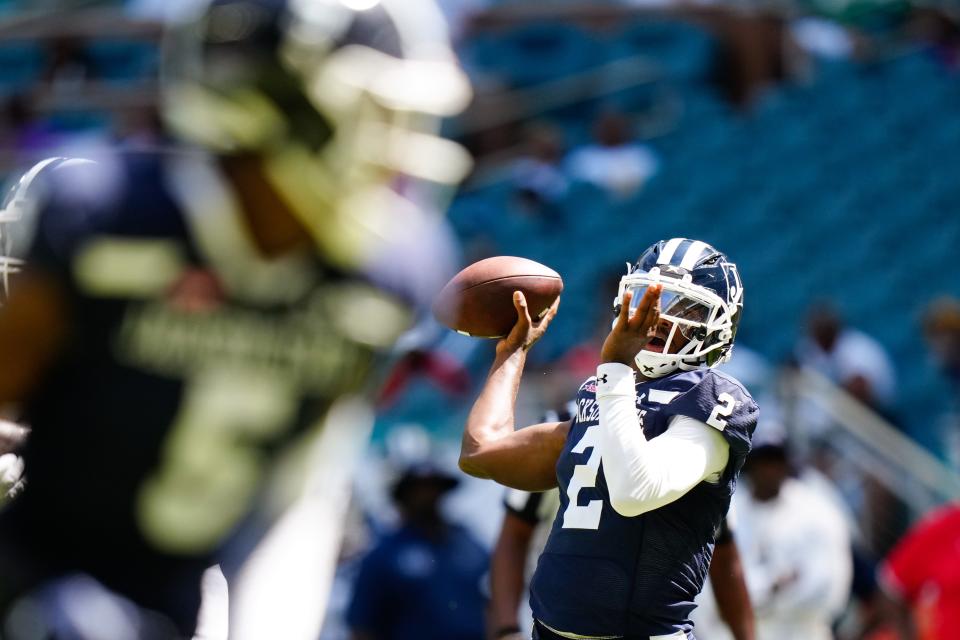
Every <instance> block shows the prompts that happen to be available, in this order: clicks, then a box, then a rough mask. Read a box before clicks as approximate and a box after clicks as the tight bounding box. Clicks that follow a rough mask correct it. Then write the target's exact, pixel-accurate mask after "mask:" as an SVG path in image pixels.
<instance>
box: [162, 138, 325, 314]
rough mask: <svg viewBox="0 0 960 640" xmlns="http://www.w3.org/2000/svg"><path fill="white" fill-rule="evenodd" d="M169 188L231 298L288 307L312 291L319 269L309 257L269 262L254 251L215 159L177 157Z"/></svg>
mask: <svg viewBox="0 0 960 640" xmlns="http://www.w3.org/2000/svg"><path fill="white" fill-rule="evenodd" d="M166 174H167V182H168V184H169V186H170V190H171V192H172V193H173V195H174V198H175V199H176V200H177V202H178V203H179V204H180V207H181V209H182V210H183V212H184V219H185V220H186V222H187V225H188V226H189V227H190V230H191V232H192V233H191V235H192V237H193V240H194V242H195V243H196V245H197V248H198V250H199V251H200V253H201V254H202V255H203V257H204V258H206V260H207V261H208V262H209V263H210V265H211V266H212V267H213V269H214V271H216V273H217V275H218V276H219V277H220V278H221V279H222V281H223V284H224V286H225V287H226V289H227V290H228V291H229V292H230V294H231V295H232V296H235V297H237V298H238V299H240V300H245V301H248V302H260V303H289V302H292V301H294V300H297V299H299V298H300V297H302V296H303V295H304V294H306V293H307V291H309V289H310V288H311V287H312V286H313V285H314V283H315V280H316V276H317V273H316V264H315V262H314V261H312V260H311V259H310V257H309V256H307V255H305V254H296V255H288V256H283V257H280V258H274V259H269V260H268V259H266V258H264V257H262V256H261V255H260V253H259V252H258V251H257V249H256V247H255V246H254V243H253V239H252V238H251V237H250V232H249V230H248V229H247V227H246V224H245V223H244V221H243V218H242V213H241V210H240V203H239V202H238V201H237V199H236V197H235V195H234V194H233V193H232V191H231V190H230V187H229V185H228V182H227V180H226V178H225V177H224V176H223V174H222V172H221V171H220V169H219V168H218V167H217V165H216V163H215V162H214V161H213V158H211V157H210V156H207V155H205V154H202V153H200V152H183V153H177V154H175V155H173V156H172V157H171V158H170V161H169V162H168V163H167V165H166Z"/></svg>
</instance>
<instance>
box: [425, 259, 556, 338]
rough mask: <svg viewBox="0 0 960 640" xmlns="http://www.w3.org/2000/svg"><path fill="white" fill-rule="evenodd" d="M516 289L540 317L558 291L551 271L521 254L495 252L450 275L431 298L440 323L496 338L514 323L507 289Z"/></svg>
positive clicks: (508, 331)
mask: <svg viewBox="0 0 960 640" xmlns="http://www.w3.org/2000/svg"><path fill="white" fill-rule="evenodd" d="M514 291H522V292H523V295H524V296H525V297H526V299H527V308H528V309H529V310H530V317H531V318H533V319H534V320H536V319H538V318H540V317H543V314H544V313H546V312H547V309H549V308H550V305H552V304H553V301H554V300H556V299H557V296H559V295H560V292H561V291H563V280H562V279H561V278H560V274H558V273H557V272H556V271H554V270H553V269H551V268H550V267H547V266H545V265H542V264H540V263H539V262H534V261H533V260H527V259H526V258H517V257H514V256H495V257H493V258H487V259H486V260H480V261H479V262H475V263H473V264H471V265H470V266H468V267H467V268H466V269H464V270H463V271H461V272H460V273H458V274H457V275H455V276H454V277H453V278H452V279H451V280H450V282H448V283H447V284H446V286H445V287H444V288H443V290H441V291H440V293H439V295H437V297H436V299H435V300H434V303H433V315H434V317H436V319H437V320H438V321H439V322H440V323H441V324H443V325H445V326H447V327H450V328H451V329H453V330H454V331H457V332H459V333H462V334H464V335H468V336H473V337H477V338H501V337H503V336H505V335H507V334H508V333H510V329H511V328H513V325H514V324H516V322H517V310H516V309H515V308H514V306H513V292H514Z"/></svg>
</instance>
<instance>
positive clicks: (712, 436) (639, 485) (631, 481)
mask: <svg viewBox="0 0 960 640" xmlns="http://www.w3.org/2000/svg"><path fill="white" fill-rule="evenodd" d="M597 380H598V383H597V401H598V404H599V405H600V434H601V435H600V438H601V439H600V446H601V449H600V450H601V455H602V464H603V473H604V477H605V478H606V481H607V489H608V490H609V493H610V505H611V506H612V507H613V509H614V510H615V511H616V512H617V513H619V514H620V515H622V516H627V517H633V516H638V515H640V514H643V513H646V512H647V511H652V510H653V509H657V508H659V507H662V506H663V505H665V504H669V503H671V502H673V501H674V500H676V499H678V498H680V497H681V496H682V495H684V494H685V493H687V492H688V491H689V490H690V489H692V488H693V487H695V486H696V485H697V484H699V483H700V482H702V481H704V480H707V479H709V478H711V476H715V475H717V474H719V473H721V472H722V471H723V469H724V468H725V467H726V465H727V460H728V458H729V445H728V444H727V442H726V440H724V438H723V436H722V435H721V434H720V432H719V431H717V430H716V429H712V428H710V427H709V426H707V425H706V424H704V423H702V422H700V421H699V420H695V419H693V418H690V417H687V416H676V417H674V418H673V420H672V421H671V423H670V426H669V428H668V429H667V430H666V431H665V432H664V433H662V434H661V435H659V436H657V437H655V438H653V439H651V440H649V441H648V440H647V439H646V437H645V436H644V435H643V428H642V427H641V425H640V418H639V416H638V415H637V408H636V390H635V388H634V377H633V369H631V368H630V367H628V366H626V365H623V364H619V363H604V364H601V365H600V367H599V368H598V369H597Z"/></svg>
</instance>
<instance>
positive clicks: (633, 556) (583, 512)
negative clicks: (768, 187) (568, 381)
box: [460, 238, 758, 640]
mask: <svg viewBox="0 0 960 640" xmlns="http://www.w3.org/2000/svg"><path fill="white" fill-rule="evenodd" d="M514 304H515V306H516V308H517V311H518V314H519V319H518V321H517V323H516V325H515V326H514V328H513V330H512V331H511V333H510V334H509V335H508V336H507V337H505V338H503V339H502V340H500V342H499V343H498V344H497V351H496V358H495V360H494V363H493V367H492V368H491V370H490V374H489V375H488V377H487V381H486V383H485V385H484V387H483V389H482V391H481V392H480V395H479V397H478V398H477V400H476V402H475V403H474V406H473V409H472V410H471V412H470V415H469V417H468V419H467V425H466V429H465V432H464V436H463V444H462V449H461V457H460V466H461V468H462V469H463V470H464V471H466V472H467V473H469V474H471V475H475V476H478V477H484V478H492V479H493V480H496V481H497V482H499V483H501V484H504V485H506V486H510V487H515V488H519V489H526V490H534V491H536V490H545V489H548V488H551V487H554V486H559V488H560V498H561V504H560V509H559V511H558V513H557V517H556V519H555V520H554V523H553V528H552V530H551V532H550V537H549V540H548V542H547V545H546V548H545V549H544V552H543V555H542V556H541V557H540V560H539V563H538V565H537V570H536V573H535V574H534V577H533V581H532V584H531V608H532V610H533V615H534V618H535V625H534V638H537V639H539V640H546V639H551V638H624V639H629V640H638V639H641V638H642V639H643V640H648V639H649V640H667V639H674V638H677V639H681V638H682V639H686V640H692V639H693V638H694V635H693V625H692V623H691V622H690V612H691V611H692V610H693V608H694V604H693V600H694V597H695V596H696V594H697V593H698V592H699V591H700V589H701V587H702V586H703V581H704V578H705V576H706V575H707V571H708V569H709V566H710V558H711V555H712V553H713V544H714V538H715V535H716V531H717V530H718V528H719V527H720V524H721V522H722V520H723V518H724V515H725V514H726V512H727V508H728V506H729V504H730V497H731V495H732V494H733V491H734V489H735V487H736V481H737V476H738V474H739V471H740V467H741V466H742V464H743V461H744V459H745V458H746V456H747V453H748V452H749V450H750V441H751V437H752V435H753V430H754V427H755V426H756V422H757V415H758V410H757V405H756V403H755V402H754V401H753V399H752V398H751V397H750V394H749V393H748V392H747V391H746V389H744V387H743V386H742V385H741V384H740V383H739V382H737V381H736V380H734V379H733V378H731V377H729V376H726V375H724V374H723V373H720V372H718V371H716V370H715V369H713V367H714V366H715V365H718V364H720V363H722V362H725V361H726V360H727V359H729V357H730V352H731V348H732V346H733V341H734V337H735V335H736V331H737V325H738V323H739V320H740V316H741V312H742V309H743V287H742V285H741V283H740V277H739V274H738V273H737V268H736V266H735V265H734V264H733V263H732V262H730V261H729V260H728V259H727V257H726V256H725V255H724V254H723V253H721V252H719V251H717V250H716V249H714V248H713V247H711V246H710V245H708V244H706V243H704V242H700V241H694V240H689V239H685V238H673V239H671V240H665V241H661V242H658V243H656V244H655V245H653V246H652V247H650V248H649V249H647V250H646V251H645V252H644V253H643V255H641V256H640V258H639V260H638V261H637V262H636V264H635V265H631V266H630V267H629V269H628V273H627V275H625V276H624V277H623V278H622V279H621V281H620V287H619V291H618V294H617V297H616V301H615V307H614V311H615V313H616V320H615V322H614V325H613V329H612V330H611V332H610V334H609V335H608V336H607V338H606V341H605V342H604V345H603V348H602V352H601V364H600V365H599V367H598V368H597V375H596V376H595V377H591V378H589V379H588V380H587V381H586V382H584V383H583V384H582V385H581V386H580V389H579V391H578V392H577V398H576V403H577V411H576V414H575V415H574V416H573V417H572V418H571V419H570V420H568V421H565V422H554V423H543V424H537V425H533V426H530V427H527V428H524V429H518V430H515V429H514V420H513V414H514V403H515V400H516V395H517V389H518V387H519V383H520V377H521V375H522V373H523V367H524V362H525V359H526V352H527V351H528V350H529V349H530V347H531V346H532V345H533V344H534V343H535V342H536V341H537V340H538V339H539V338H540V337H541V336H542V335H543V333H544V331H546V328H547V326H548V325H549V323H550V321H551V319H552V318H553V316H554V315H555V314H556V310H557V306H556V304H555V305H554V307H553V308H552V309H551V310H550V312H548V313H547V314H546V315H545V316H544V318H543V319H542V320H540V321H539V322H533V321H531V319H530V315H529V313H528V311H527V306H526V301H525V300H524V298H523V294H522V293H520V292H517V293H515V294H514Z"/></svg>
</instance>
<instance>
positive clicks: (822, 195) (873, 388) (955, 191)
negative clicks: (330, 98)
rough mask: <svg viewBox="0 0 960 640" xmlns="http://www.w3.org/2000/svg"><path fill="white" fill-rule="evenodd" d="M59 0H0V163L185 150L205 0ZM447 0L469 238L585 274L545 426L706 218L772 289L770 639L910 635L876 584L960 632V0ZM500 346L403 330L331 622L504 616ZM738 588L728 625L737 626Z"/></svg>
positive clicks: (413, 633) (389, 632)
mask: <svg viewBox="0 0 960 640" xmlns="http://www.w3.org/2000/svg"><path fill="white" fill-rule="evenodd" d="M344 1H345V0H344ZM355 2H360V0H355ZM345 3H346V2H345ZM44 4H45V3H44V2H40V1H37V2H17V1H16V0H2V1H0V131H2V132H3V133H2V135H0V172H2V173H3V174H4V175H13V174H14V173H15V172H16V170H17V169H21V168H22V167H24V166H28V165H29V164H30V163H32V162H34V161H36V160H38V159H40V158H43V157H47V156H50V155H70V154H74V153H80V154H83V153H88V152H89V150H90V149H92V148H96V146H97V145H101V144H111V145H114V144H119V145H122V146H125V147H132V148H136V147H151V146H156V145H159V144H162V142H163V140H164V132H163V130H162V127H161V125H160V120H159V118H158V115H157V109H158V95H159V94H158V83H159V78H160V76H161V71H162V70H161V67H160V64H159V60H160V55H159V42H160V38H161V31H162V30H161V28H160V26H159V25H160V18H162V17H163V14H164V13H165V12H168V11H171V10H173V9H172V8H173V7H174V6H175V5H176V4H177V2H172V1H167V2H154V1H151V0H131V1H130V2H127V3H121V2H113V3H74V4H77V5H80V4H83V11H82V12H79V13H77V14H75V15H76V18H75V19H72V20H71V21H69V23H64V22H62V21H61V22H56V21H47V20H43V19H42V16H43V13H44V12H45V10H46V9H47V8H48V7H45V6H44ZM46 4H49V5H51V6H52V5H53V4H54V3H53V2H49V3H46ZM56 4H59V5H63V4H64V3H56ZM441 4H442V5H443V8H444V9H445V11H446V13H447V17H448V19H449V21H450V24H451V28H452V31H453V34H454V36H455V38H456V43H455V44H456V47H457V50H458V53H459V55H460V57H461V62H462V64H463V65H464V67H465V68H466V69H467V71H468V73H469V74H470V77H471V80H472V82H473V85H474V92H475V98H474V102H473V104H472V105H471V107H470V109H469V110H468V111H467V112H466V113H465V114H463V115H462V116H460V117H459V118H457V119H456V120H454V121H451V122H449V123H448V124H447V130H446V133H447V135H448V136H450V137H452V138H454V139H457V140H459V141H461V142H462V143H464V144H465V145H466V146H467V147H468V148H469V149H470V150H471V152H472V153H473V155H474V157H475V161H476V164H475V169H474V171H473V173H472V175H471V176H470V177H469V179H468V180H467V181H466V182H465V183H464V184H463V186H462V187H461V189H460V191H459V193H458V194H457V196H456V198H455V199H454V201H453V203H452V205H451V207H450V210H449V218H450V220H451V222H452V225H453V228H454V229H455V232H456V234H457V236H458V239H459V241H460V245H461V247H462V251H463V255H462V259H461V262H462V264H467V263H470V262H472V261H474V260H477V259H480V258H483V257H487V256H490V255H501V254H506V255H519V256H524V257H527V258H531V259H534V260H538V261H541V262H543V263H545V264H547V265H549V266H551V267H552V268H554V269H556V270H557V271H558V272H559V273H560V274H561V275H562V276H563V278H564V282H565V289H564V293H563V296H562V304H561V308H560V313H559V315H558V317H557V319H556V321H555V322H554V324H553V325H552V326H551V329H550V331H549V332H548V333H547V335H546V337H545V338H544V339H543V340H542V342H541V344H539V345H538V346H537V347H536V348H535V349H534V350H533V352H532V355H531V365H533V371H531V372H530V373H529V374H528V376H527V382H526V385H525V388H524V389H523V390H522V391H521V399H520V402H521V404H522V406H521V407H520V408H519V412H520V415H519V416H518V423H530V422H535V421H539V419H540V418H541V417H542V416H543V415H544V414H546V413H548V412H558V411H563V408H564V406H565V403H566V402H567V401H569V400H570V399H572V397H573V395H574V394H575V392H576V389H577V387H578V385H579V384H580V382H582V380H583V379H584V378H585V377H587V376H589V375H591V373H592V372H593V371H594V370H595V367H596V364H597V359H598V356H599V345H600V341H601V340H602V338H603V336H604V335H605V332H606V330H608V329H609V326H610V320H611V302H612V300H613V298H614V295H615V293H616V283H617V279H618V278H619V276H620V275H621V273H622V271H623V264H624V263H625V262H627V261H630V262H632V261H633V260H635V259H636V257H637V252H638V251H640V250H642V249H643V248H644V247H646V246H647V245H649V244H650V243H652V242H654V241H656V240H658V239H661V238H669V237H674V236H681V237H691V238H697V239H701V240H704V241H706V242H709V243H710V244H713V245H714V246H716V247H718V248H720V249H721V250H722V251H724V252H725V253H727V255H729V256H730V257H731V259H732V260H733V261H735V262H736V263H737V265H738V266H739V268H740V273H741V275H742V278H743V281H744V282H745V286H746V289H747V290H746V303H745V305H746V306H745V315H744V318H743V321H742V323H741V326H740V334H739V336H738V339H737V347H736V349H735V351H734V353H735V355H734V358H733V361H732V362H731V363H730V364H729V365H727V366H728V367H729V369H730V371H731V373H732V374H733V375H735V376H736V377H738V378H739V379H740V380H742V381H743V382H744V383H745V384H746V386H747V387H748V388H749V389H750V390H751V392H752V393H753V395H754V397H756V398H757V399H758V401H759V404H760V407H761V420H760V426H759V427H758V431H757V434H756V440H755V446H756V453H755V454H754V456H753V458H752V459H751V461H750V462H749V463H748V467H747V470H746V472H745V480H744V485H745V486H744V488H742V489H741V491H739V492H738V495H737V496H736V499H735V508H736V517H735V518H734V529H735V537H736V540H737V541H738V544H739V545H740V553H741V555H742V557H743V563H744V568H745V574H746V580H747V584H748V587H749V590H750V593H751V597H752V599H753V602H754V607H755V609H756V612H757V616H758V621H759V627H758V630H759V634H760V635H759V637H760V638H763V639H766V638H777V639H782V638H789V637H797V638H801V637H803V638H811V637H813V636H812V635H790V634H791V633H792V631H789V630H790V629H795V628H802V624H804V623H803V622H802V621H803V620H807V619H815V620H817V621H819V623H820V624H821V626H823V625H825V628H826V629H828V631H827V635H825V636H823V637H827V638H829V637H831V635H835V636H836V637H838V638H875V639H879V638H895V637H897V636H896V635H895V633H896V631H895V628H896V620H897V617H896V615H894V614H890V613H889V607H888V606H887V604H888V601H887V599H885V598H884V596H883V595H882V593H881V592H882V589H881V586H883V585H881V584H878V579H879V582H880V583H883V582H886V583H887V584H886V588H887V589H888V590H890V589H894V590H896V589H899V590H900V591H902V592H903V593H902V595H904V596H905V599H906V601H908V602H910V603H911V604H913V605H915V607H916V611H919V612H921V613H920V614H919V619H920V621H921V622H920V633H921V634H926V635H921V636H920V637H923V638H948V637H958V636H949V635H938V633H940V634H942V632H938V631H936V630H935V629H933V627H932V626H931V624H928V625H927V626H926V627H925V626H924V624H923V620H927V619H929V618H930V616H929V615H927V618H924V614H923V611H926V610H929V608H930V607H934V606H943V601H944V600H945V596H942V595H941V594H940V593H939V592H937V593H933V594H931V593H930V592H929V590H923V589H919V587H916V585H922V584H929V581H927V582H925V581H924V580H923V576H918V575H914V574H916V573H918V572H921V569H920V568H918V567H923V566H926V565H924V564H923V562H922V561H920V560H918V559H917V558H916V557H915V556H911V555H910V554H917V553H921V552H922V551H923V550H924V549H926V551H927V553H933V551H931V550H932V549H934V548H935V547H933V546H930V544H932V543H930V544H927V543H924V542H920V543H917V542H913V543H912V546H911V541H912V539H911V537H910V535H911V534H909V533H908V531H910V530H911V527H913V526H915V524H916V523H917V522H918V521H919V522H923V523H925V525H929V526H930V527H933V528H934V529H935V528H936V526H939V525H944V526H948V527H949V526H952V527H953V529H952V530H951V531H952V532H953V533H951V534H950V535H949V536H948V538H947V539H948V540H960V528H958V527H957V525H956V523H954V522H953V520H951V519H950V518H947V517H945V516H943V515H942V514H938V515H937V516H935V520H934V521H929V520H922V518H923V517H924V516H925V515H926V514H928V513H930V512H931V510H934V509H936V508H938V507H940V506H941V505H943V504H945V503H948V502H949V501H951V500H954V499H956V498H957V497H958V496H960V476H958V472H960V404H958V403H960V386H958V385H960V281H958V280H957V277H956V274H955V270H954V268H953V261H952V260H953V258H954V255H955V254H954V253H953V252H954V251H955V250H956V247H957V243H958V241H960V179H958V173H957V168H958V167H960V118H958V117H957V115H958V113H960V5H957V4H956V3H954V2H951V1H949V0H941V1H939V2H938V1H936V0H930V1H928V2H921V1H916V2H911V1H908V0H831V1H827V0H711V1H702V2H685V1H679V0H676V1H675V0H623V1H622V2H613V1H607V2H604V1H601V0H593V1H587V0H570V1H559V0H556V1H553V2H524V1H521V0H515V1H500V2H498V1H496V0H446V1H445V2H441ZM492 348H493V344H492V342H490V341H480V340H475V339H470V338H466V337H463V336H459V335H456V334H453V333H451V332H449V331H447V330H445V329H442V328H441V327H439V326H437V325H436V324H434V323H432V322H431V321H430V320H429V319H428V318H425V319H424V320H423V322H422V323H421V324H420V325H419V326H418V327H417V328H416V329H415V330H414V331H413V332H411V333H410V334H408V335H407V336H405V338H404V339H403V340H402V341H401V343H400V344H399V345H398V346H397V359H396V364H395V366H394V368H393V369H392V370H391V371H389V372H384V374H385V375H384V378H385V383H384V386H383V388H382V390H381V392H380V395H379V399H378V409H379V413H378V419H377V425H376V428H375V431H374V440H373V442H372V444H371V447H370V449H369V452H368V454H367V456H366V460H365V463H364V467H363V470H362V472H361V473H360V474H358V476H357V478H356V483H355V488H354V499H353V506H352V508H351V513H350V516H349V517H350V521H349V523H348V525H347V534H346V539H345V541H344V545H343V550H342V554H341V555H342V564H341V567H340V570H339V572H338V577H337V584H336V587H335V589H334V592H333V596H332V602H331V608H330V611H329V614H328V619H327V622H326V625H325V629H324V631H323V635H322V638H324V639H325V640H342V639H346V638H351V637H353V638H357V639H358V640H359V639H364V640H386V639H388V638H391V639H392V638H398V639H399V638H414V637H417V638H422V637H424V636H423V635H422V629H423V626H424V624H427V625H428V626H431V627H432V628H434V629H435V630H436V633H437V634H438V635H436V636H435V637H437V638H446V639H448V640H450V639H454V640H460V639H462V640H467V639H471V638H477V639H478V640H480V639H482V638H484V637H487V636H485V631H484V628H485V624H484V610H485V607H486V599H487V588H486V587H485V586H484V585H485V578H484V576H485V575H486V573H487V567H488V562H489V555H490V552H491V549H492V548H493V545H494V542H495V540H496V538H497V536H498V533H499V531H500V525H501V521H502V518H503V513H504V507H503V500H504V494H503V492H502V491H501V490H500V489H498V488H497V487H496V486H494V485H493V484H492V483H482V482H477V481H472V480H471V481H468V480H467V479H466V478H465V477H463V476H461V475H460V474H459V472H458V471H457V470H456V462H455V461H456V452H457V450H458V446H459V436H460V432H461V429H462V425H463V422H464V419H465V416H466V412H467V410H468V409H469V406H470V402H471V400H472V398H473V394H474V392H475V390H476V388H477V385H478V384H479V383H480V382H481V381H482V380H483V376H484V374H485V368H486V366H487V365H488V363H489V361H490V353H491V351H492ZM2 460H3V458H0V461H2ZM11 464H15V462H11ZM8 466H9V465H8ZM954 520H955V519H954ZM931 522H932V523H933V524H931ZM944 523H946V524H944ZM926 531H927V530H926V529H922V530H920V532H919V533H921V534H922V533H924V532H926ZM905 536H907V537H906V538H905ZM918 549H919V551H918ZM954 554H956V552H955V551H954ZM943 557H944V556H935V559H936V558H939V559H942V558H943ZM905 558H909V559H905ZM954 562H955V563H956V562H957V560H956V559H954ZM928 564H929V563H928ZM934 564H936V563H934ZM905 565H906V566H909V567H911V568H912V569H911V570H912V571H913V573H911V574H910V575H907V574H908V573H909V572H908V571H907V570H906V569H903V566H905ZM930 571H933V569H932V568H931V569H930ZM956 571H960V569H957V568H956V567H955V568H954V574H953V575H954V576H955V575H957V573H956ZM878 576H879V578H878ZM956 581H957V580H956V578H954V584H953V589H954V590H956V589H957V588H958V587H957V585H956ZM934 582H936V581H934ZM954 593H955V592H954ZM953 598H957V595H954V596H953ZM953 606H954V607H956V602H954V603H953ZM710 609H711V607H710V604H709V599H708V598H705V603H704V606H703V611H702V613H701V616H702V618H701V620H700V626H699V627H698V634H699V637H700V638H701V640H711V639H713V638H723V637H726V636H725V635H724V634H725V633H726V632H725V630H724V629H723V628H722V626H721V625H719V624H717V623H716V622H715V621H714V619H713V618H711V616H715V614H714V613H712V612H711V610H710ZM954 615H960V614H958V613H954ZM425 621H426V622H425ZM778 625H781V626H778ZM956 628H957V627H954V632H955V633H960V632H956ZM418 629H420V630H421V631H419V632H418V631H417V630H418ZM785 629H786V630H785ZM418 633H419V634H420V635H418ZM431 637H433V636H431Z"/></svg>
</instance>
